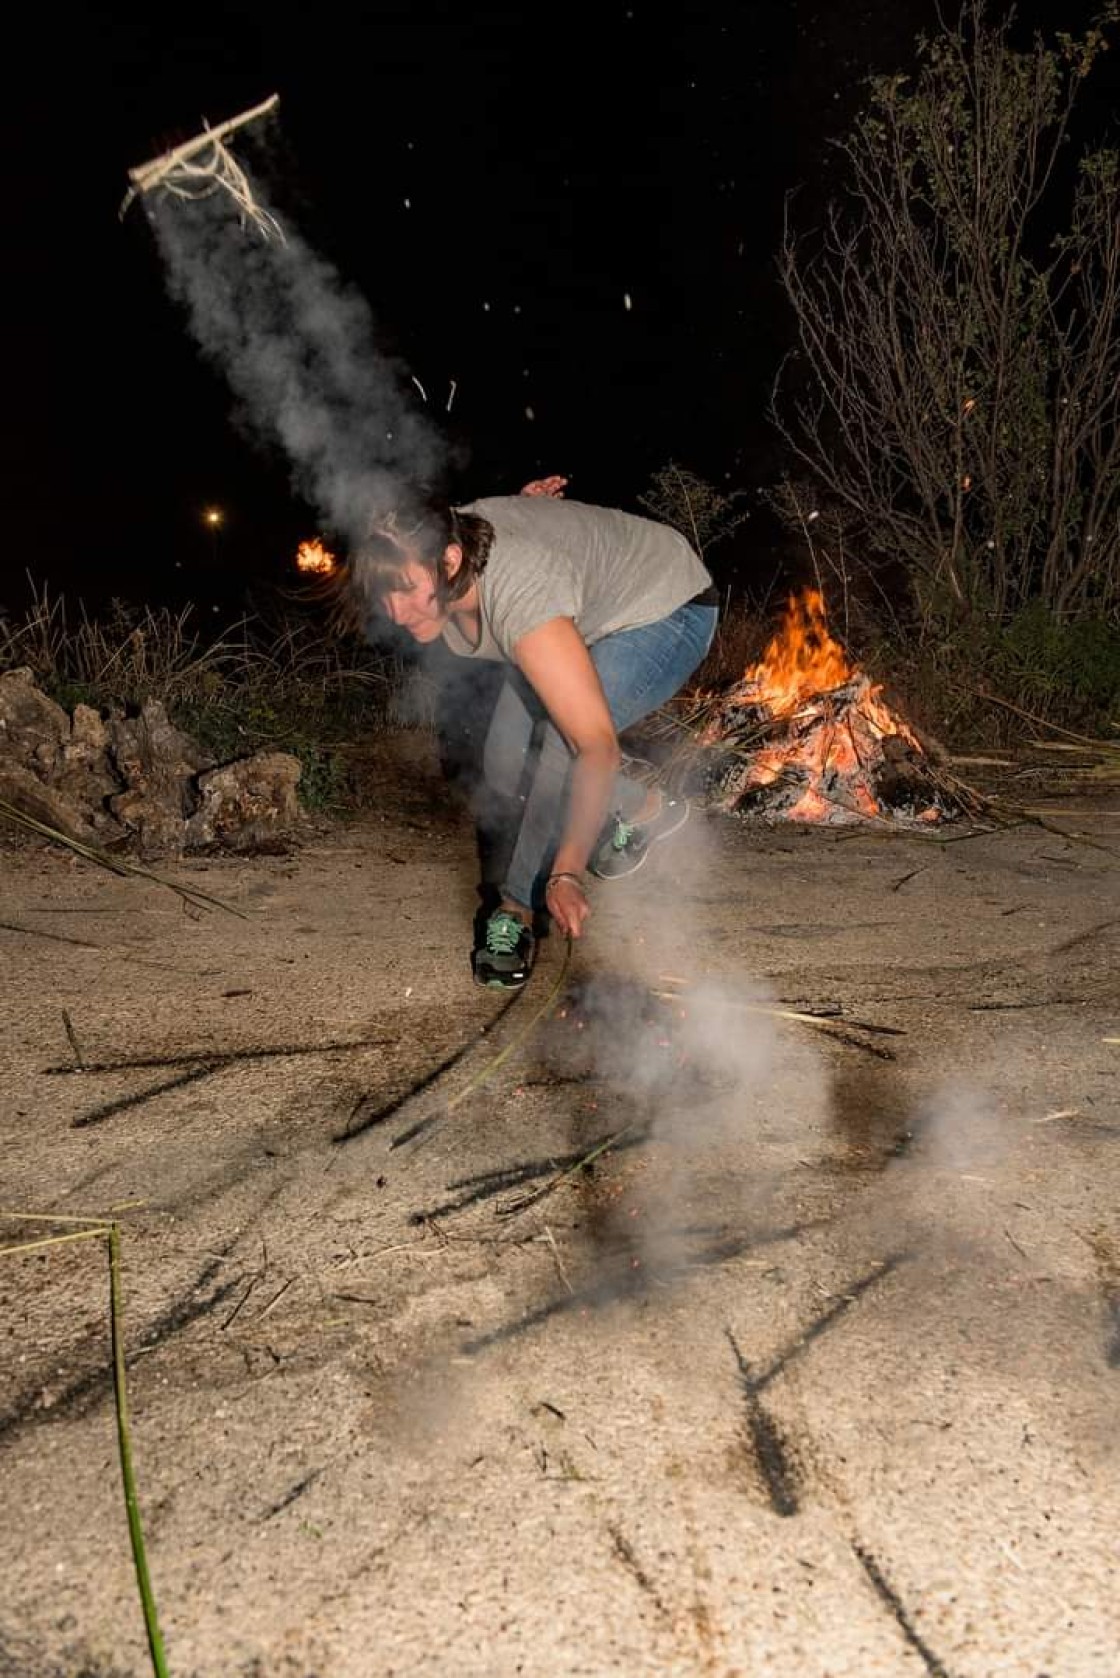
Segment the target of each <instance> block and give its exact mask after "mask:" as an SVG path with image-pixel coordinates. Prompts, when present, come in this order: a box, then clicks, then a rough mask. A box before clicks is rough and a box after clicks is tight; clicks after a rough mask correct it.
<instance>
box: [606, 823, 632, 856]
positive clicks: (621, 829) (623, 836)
mask: <svg viewBox="0 0 1120 1678" xmlns="http://www.w3.org/2000/svg"><path fill="white" fill-rule="evenodd" d="M633 837H634V823H633V822H624V821H623V819H622V817H621V816H616V817H615V818H614V833H613V835H612V837H611V845H612V846H613V847H614V849H615V850H616V851H624V850H625V849H626V847H627V845H628V844H629V843H630V841H631V839H632V838H633Z"/></svg>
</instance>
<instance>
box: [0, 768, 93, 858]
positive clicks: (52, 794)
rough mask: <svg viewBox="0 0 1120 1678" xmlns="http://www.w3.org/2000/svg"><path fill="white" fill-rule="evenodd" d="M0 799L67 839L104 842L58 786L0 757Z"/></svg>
mask: <svg viewBox="0 0 1120 1678" xmlns="http://www.w3.org/2000/svg"><path fill="white" fill-rule="evenodd" d="M0 799H3V801H4V802H5V803H6V804H11V805H14V807H15V808H16V809H17V810H19V811H20V812H21V813H22V814H23V815H25V816H30V817H31V819H32V820H33V821H37V822H43V823H44V825H45V826H47V827H53V828H57V830H58V831H59V833H64V834H65V835H66V837H67V838H68V839H77V840H79V841H80V842H81V843H82V844H83V845H99V844H102V843H103V837H102V835H100V834H99V833H98V832H97V831H96V830H95V829H94V827H93V826H92V824H91V823H90V821H89V820H88V819H87V816H86V813H85V812H84V811H83V810H82V809H81V807H80V806H79V805H76V804H75V803H73V801H72V800H71V799H69V798H68V797H67V796H66V794H65V793H63V792H60V791H59V790H58V788H57V787H52V786H47V785H45V784H44V782H42V781H41V780H40V779H39V777H38V776H37V775H35V774H33V773H32V771H31V770H30V769H26V768H24V766H23V765H22V764H19V763H14V762H12V761H11V760H10V759H9V760H8V761H7V762H4V761H3V760H2V759H0Z"/></svg>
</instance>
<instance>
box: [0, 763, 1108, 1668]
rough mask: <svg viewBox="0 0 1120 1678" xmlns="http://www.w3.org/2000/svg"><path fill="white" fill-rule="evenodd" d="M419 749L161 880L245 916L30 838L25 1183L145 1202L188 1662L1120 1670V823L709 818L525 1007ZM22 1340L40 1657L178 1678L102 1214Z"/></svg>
mask: <svg viewBox="0 0 1120 1678" xmlns="http://www.w3.org/2000/svg"><path fill="white" fill-rule="evenodd" d="M393 748H394V749H393V751H391V752H390V751H388V748H386V752H387V755H386V757H385V761H384V763H383V765H382V776H383V800H382V805H381V808H380V810H379V811H378V813H377V814H375V815H373V816H368V817H365V818H363V819H362V820H361V821H360V822H357V823H348V824H339V825H335V826H326V825H322V824H320V825H319V826H317V827H316V828H315V829H314V830H313V831H311V832H310V833H309V834H308V835H306V836H305V837H304V838H303V839H302V840H301V842H300V843H299V844H297V845H296V846H295V847H294V849H293V851H292V853H291V854H290V855H286V856H273V857H259V858H255V859H251V860H244V859H243V860H236V859H211V860H208V861H206V862H202V861H197V860H196V861H191V862H186V863H182V864H178V865H175V866H173V867H169V868H168V869H167V873H168V874H169V875H170V876H171V877H173V878H174V879H176V880H177V881H179V882H181V883H184V884H190V885H193V886H196V887H198V888H201V889H203V890H206V891H208V892H211V893H214V894H216V895H218V896H220V897H221V898H222V899H224V900H225V901H226V902H228V903H229V904H232V905H234V906H236V907H237V908H238V909H240V910H241V911H242V912H243V915H244V917H245V918H237V917H235V916H233V915H230V914H226V913H223V912H221V911H220V910H211V911H201V912H200V911H198V910H193V909H189V908H188V907H186V906H185V905H184V903H183V901H182V900H181V899H180V898H179V897H178V896H176V895H175V894H174V893H173V892H172V891H170V890H167V889H164V888H161V887H159V886H156V885H153V884H149V883H147V882H144V881H140V880H122V879H118V878H115V877H113V876H110V875H109V874H107V873H105V872H104V871H102V870H100V869H97V868H96V867H93V866H90V865H88V864H86V863H84V862H80V861H77V860H75V859H72V858H71V857H70V856H69V855H67V854H66V853H64V852H62V851H59V850H54V849H50V848H47V847H41V846H39V845H37V844H24V843H22V842H15V841H10V840H5V841H4V846H5V848H4V850H3V851H2V852H0V879H2V895H0V923H2V924H0V952H2V961H3V973H4V983H3V991H2V997H0V1015H2V1023H3V1038H2V1049H0V1057H2V1079H0V1089H2V1092H3V1094H2V1098H0V1101H2V1115H0V1140H2V1155H0V1157H2V1160H3V1165H2V1180H3V1188H2V1192H0V1200H2V1204H3V1208H4V1210H5V1211H6V1212H8V1213H11V1212H15V1211H22V1212H42V1213H48V1212H49V1213H54V1214H65V1215H66V1216H67V1217H73V1216H79V1215H98V1216H100V1215H104V1214H106V1213H107V1212H108V1211H109V1210H110V1209H113V1208H123V1209H122V1210H120V1211H119V1212H118V1214H117V1215H118V1217H119V1220H120V1225H121V1229H122V1239H123V1258H124V1275H123V1282H124V1321H125V1343H126V1346H127V1351H128V1385H129V1395H130V1401H131V1410H132V1433H133V1443H134V1452H135V1460H136V1472H137V1477H138V1484H139V1493H140V1506H141V1511H142V1515H143V1520H144V1526H145V1532H146V1537H147V1544H148V1552H149V1560H150V1566H151V1574H152V1581H153V1587H154V1592H155V1598H156V1601H157V1604H158V1609H159V1616H160V1621H161V1625H162V1629H163V1635H164V1639H165V1642H166V1648H167V1659H168V1667H169V1670H170V1672H171V1673H173V1674H174V1675H175V1678H188V1675H197V1678H248V1675H259V1678H265V1675H267V1678H288V1675H291V1678H382V1675H386V1678H387V1675H390V1674H397V1675H410V1678H411V1675H417V1678H419V1675H424V1674H436V1673H439V1674H446V1673H456V1674H493V1675H498V1678H505V1675H507V1674H508V1675H513V1674H526V1675H534V1678H569V1675H571V1678H575V1675H583V1674H587V1675H597V1674H606V1673H624V1674H629V1675H634V1674H645V1673H666V1674H671V1673H672V1674H675V1673H681V1674H691V1673H698V1674H720V1675H724V1674H726V1675H730V1674H742V1675H744V1678H746V1675H748V1674H750V1675H755V1674H759V1673H766V1674H772V1675H774V1678H817V1675H820V1678H825V1675H828V1678H842V1675H844V1678H847V1675H852V1678H856V1675H858V1678H880V1675H884V1678H885V1675H895V1674H898V1675H899V1678H905V1675H906V1674H910V1673H913V1674H919V1675H920V1674H921V1673H922V1672H923V1670H924V1671H925V1672H927V1673H932V1674H941V1675H947V1674H951V1675H953V1678H988V1675H991V1674H1000V1675H1004V1674H1006V1675H1008V1678H1043V1675H1046V1678H1090V1675H1091V1678H1115V1675H1116V1674H1117V1673H1118V1672H1120V1544H1118V1541H1117V1534H1118V1533H1120V1472H1118V1459H1120V1424H1118V1408H1120V1228H1118V1217H1117V1207H1118V1204H1120V1193H1118V1191H1120V1078H1118V1071H1120V1044H1118V1043H1117V1041H1116V1039H1117V1038H1120V981H1118V978H1117V937H1118V932H1120V872H1118V864H1120V823H1118V821H1117V819H1116V817H1115V816H1109V815H1108V814H1107V812H1105V811H1103V810H1098V811H1097V812H1096V813H1095V814H1094V813H1093V811H1092V809H1091V808H1086V810H1085V811H1083V812H1082V813H1080V814H1075V815H1073V816H1069V815H1067V816H1065V817H1063V818H1062V824H1064V825H1065V826H1066V827H1068V828H1070V829H1071V830H1076V832H1078V833H1079V834H1082V835H1085V836H1086V837H1087V838H1089V839H1091V840H1094V841H1097V842H1098V844H1100V845H1103V846H1105V847H1106V848H1105V849H1100V848H1095V846H1094V845H1092V844H1087V843H1084V842H1080V841H1075V840H1073V839H1069V838H1063V837H1061V836H1060V835H1058V834H1055V833H1053V832H1051V831H1048V830H1045V829H1042V828H1040V827H1037V826H1034V825H1030V824H1028V825H1024V826H1020V827H1017V828H1013V829H1009V830H1006V831H1002V832H997V833H987V834H977V833H976V832H975V831H974V830H973V829H971V828H969V827H967V826H960V827H957V826H954V827H953V828H951V829H949V830H943V831H942V832H941V833H940V834H938V835H936V836H920V835H914V834H906V833H888V832H884V831H873V830H860V831H858V832H854V833H853V832H852V831H851V830H840V831H835V830H833V831H829V830H824V829H817V830H795V829H791V828H788V827H787V828H772V829H757V828H751V827H748V826H747V825H745V824H744V823H742V822H740V821H738V820H737V819H735V818H731V817H726V816H716V815H713V814H710V813H701V814H699V815H697V816H696V817H695V819H694V820H693V822H692V823H690V824H689V826H688V828H687V829H686V830H685V831H684V832H683V833H682V834H681V835H680V837H679V839H678V840H676V841H674V842H673V843H672V845H666V847H665V848H664V850H663V852H662V853H661V854H659V855H655V857H654V858H652V859H651V861H650V863H649V865H648V867H646V868H645V869H644V870H642V871H641V872H640V873H639V874H637V875H635V876H634V877H633V878H632V879H630V880H628V881H623V882H615V883H612V884H610V885H605V884H604V885H599V886H597V887H596V891H595V899H594V901H595V906H596V914H595V918H594V921H593V924H592V929H591V932H590V936H589V937H588V938H587V939H586V940H584V942H583V945H582V947H579V948H578V949H577V951H576V953H575V955H574V956H573V958H572V959H571V962H570V965H568V966H567V967H565V951H564V948H563V946H562V945H561V943H560V941H559V940H558V939H555V938H553V939H549V940H547V941H546V942H545V944H544V945H543V947H542V952H541V957H540V961H539V964H538V968H537V971H536V973H535V974H534V978H533V982H532V984H531V985H530V987H529V988H528V990H527V991H525V992H524V993H522V994H521V996H520V997H518V998H517V999H516V1001H514V1002H513V1003H512V1004H511V1003H509V1002H508V1000H507V999H504V998H501V997H495V996H494V995H492V994H491V993H488V992H485V991H480V990H478V989H476V988H475V987H474V986H473V985H472V983H471V980H470V974H469V967H468V962H467V938H466V936H465V934H466V931H467V929H468V927H469V922H470V918H471V914H472V912H473V908H474V897H473V878H474V870H473V855H472V844H471V835H470V832H469V829H468V827H467V826H466V824H465V823H464V822H463V820H462V819H461V817H460V815H459V814H458V812H457V811H456V810H455V809H454V807H453V806H451V805H450V804H449V802H448V799H447V797H446V795H445V793H444V791H443V789H442V787H441V786H440V784H439V782H438V778H437V776H436V773H435V764H434V754H433V753H432V752H431V749H430V742H429V741H428V740H427V738H426V737H425V736H424V735H422V734H406V735H402V736H401V737H400V738H399V740H397V741H396V742H395V743H393ZM946 841H948V842H946ZM659 993H665V994H659ZM550 997H552V999H553V1000H552V1002H551V1003H549V998H550ZM546 1004H548V1006H546ZM779 1010H781V1011H782V1012H779ZM810 1010H814V1011H820V1010H832V1011H833V1012H832V1013H831V1015H830V1017H829V1019H828V1021H827V1022H826V1023H827V1025H828V1028H829V1029H828V1030H826V1029H823V1028H821V1027H819V1026H815V1025H812V1024H810V1023H807V1022H805V1021H802V1020H797V1019H794V1018H789V1017H786V1016H787V1015H789V1014H792V1013H796V1012H807V1011H810ZM534 1019H536V1022H537V1023H536V1024H535V1025H534V1023H533V1022H534ZM67 1021H69V1027H67ZM857 1022H863V1023H857ZM872 1026H874V1027H879V1028H890V1029H889V1030H887V1029H879V1030H871V1029H868V1028H869V1027H872ZM530 1027H531V1028H532V1029H531V1030H530V1029H529V1028H530ZM526 1033H528V1034H527V1035H526ZM1110 1039H1111V1041H1110ZM510 1045H513V1047H512V1051H511V1052H510V1053H509V1054H508V1055H507V1057H506V1058H505V1060H504V1061H503V1063H502V1064H501V1065H500V1066H499V1067H498V1068H497V1069H496V1070H490V1071H489V1074H488V1076H485V1077H479V1075H480V1074H482V1073H483V1072H484V1070H486V1069H487V1068H491V1067H492V1063H493V1061H494V1058H495V1056H496V1055H498V1054H499V1053H500V1052H501V1051H502V1050H504V1049H506V1048H507V1047H509V1046H510ZM221 1057H226V1058H225V1059H222V1058H221ZM231 1057H232V1058H231ZM127 1062H132V1063H134V1064H132V1065H127V1064H122V1063H127ZM138 1062H139V1063H140V1064H135V1063H138ZM144 1062H147V1063H148V1064H143V1063H144ZM610 1138H613V1139H614V1140H613V1143H612V1145H611V1146H609V1147H607V1148H605V1149H603V1150H602V1151H599V1152H596V1150H597V1149H599V1148H600V1146H601V1144H602V1143H604V1141H607V1140H608V1139H610ZM592 1154H594V1156H595V1157H594V1158H592V1159H588V1156H589V1155H592ZM67 1227H68V1226H66V1225H64V1224H61V1223H59V1224H48V1225H42V1226H37V1225H29V1224H26V1223H18V1222H16V1221H14V1220H11V1219H9V1220H6V1221H5V1223H4V1225H3V1229H2V1234H3V1236H4V1238H5V1239H6V1240H7V1241H8V1242H9V1243H11V1242H12V1241H15V1240H26V1239H29V1238H30V1237H31V1236H32V1235H33V1234H36V1233H38V1234H48V1233H62V1232H63V1231H64V1230H65V1229H66V1228H67ZM0 1331H2V1333H3V1337H4V1338H3V1344H4V1352H5V1355H4V1360H3V1368H2V1392H0V1482H2V1485H3V1492H4V1511H5V1518H4V1529H5V1545H4V1550H5V1559H4V1565H3V1569H2V1572H0V1672H2V1673H3V1674H6V1675H18V1678H48V1675H50V1678H54V1675H61V1674H66V1675H68V1678H69V1675H78V1674H82V1675H84V1678H95V1675H97V1678H110V1675H114V1678H123V1675H126V1674H127V1675H130V1678H131V1675H141V1674H143V1673H145V1672H147V1671H148V1670H150V1665H149V1658H148V1653H147V1648H146V1642H145V1634H144V1625H143V1619H142V1615H141V1610H140V1605H139V1599H138V1596H137V1590H136V1584H135V1578H134V1573H133V1566H132V1559H131V1553H130V1549H129V1539H128V1529H127V1525H126V1519H125V1512H124V1506H123V1501H122V1495H121V1482H120V1473H119V1467H118V1456H117V1444H116V1436H115V1421H114V1409H113V1395H112V1381H111V1364H110V1348H109V1309H108V1286H107V1267H106V1257H105V1252H104V1250H103V1243H102V1242H100V1241H99V1242H97V1243H91V1242H88V1241H85V1242H79V1243H72V1244H64V1245H57V1246H54V1247H51V1248H47V1249H45V1250H42V1251H40V1252H37V1253H33V1254H28V1255H24V1256H19V1257H7V1258H5V1259H4V1261H3V1264H2V1266H0Z"/></svg>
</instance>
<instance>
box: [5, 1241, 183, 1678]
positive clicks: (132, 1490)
mask: <svg viewBox="0 0 1120 1678" xmlns="http://www.w3.org/2000/svg"><path fill="white" fill-rule="evenodd" d="M0 1219H11V1220H13V1221H15V1220H19V1221H22V1222H29V1223H75V1224H82V1225H84V1226H86V1227H84V1228H82V1229H77V1230H71V1231H69V1232H68V1233H67V1234H66V1235H47V1236H42V1237H40V1238H39V1239H38V1240H35V1241H20V1242H17V1243H15V1244H14V1245H9V1246H3V1247H0V1258H4V1257H11V1256H12V1255H13V1254H15V1253H34V1252H40V1251H42V1250H43V1249H44V1248H47V1247H59V1246H62V1245H64V1244H67V1243H72V1242H75V1241H100V1240H104V1241H105V1242H106V1245H107V1250H108V1255H109V1332H110V1341H111V1346H112V1356H113V1394H114V1398H115V1400H116V1414H117V1453H118V1457H119V1460H120V1465H121V1481H122V1484H123V1487H124V1502H125V1512H126V1515H127V1517H128V1535H129V1540H130V1542H131V1545H132V1560H133V1565H134V1567H135V1570H136V1583H137V1587H138V1589H139V1592H140V1603H141V1607H142V1609H143V1613H144V1629H145V1631H146V1632H147V1637H148V1651H149V1654H150V1655H151V1661H152V1671H153V1672H154V1673H155V1678H168V1666H167V1656H166V1654H165V1652H164V1647H163V1636H162V1633H161V1631H160V1627H159V1618H158V1615H157V1613H156V1602H155V1594H154V1592H153V1590H152V1581H151V1575H150V1573H149V1571H148V1557H147V1551H146V1550H145V1547H144V1530H143V1526H142V1524H141V1520H140V1501H139V1498H138V1496H137V1491H136V1475H135V1472H134V1469H133V1464H132V1437H131V1430H130V1428H129V1421H128V1384H127V1380H126V1376H125V1357H124V1310H123V1306H122V1303H121V1235H120V1226H119V1224H117V1223H116V1222H114V1221H113V1220H112V1219H110V1218H78V1217H65V1216H61V1215H59V1214H56V1213H53V1212H6V1211H0Z"/></svg>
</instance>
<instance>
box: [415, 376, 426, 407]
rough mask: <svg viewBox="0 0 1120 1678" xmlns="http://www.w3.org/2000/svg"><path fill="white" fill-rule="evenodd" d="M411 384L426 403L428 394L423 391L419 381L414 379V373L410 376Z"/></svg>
mask: <svg viewBox="0 0 1120 1678" xmlns="http://www.w3.org/2000/svg"><path fill="white" fill-rule="evenodd" d="M412 382H413V384H414V385H415V386H416V388H417V390H418V391H419V392H420V394H421V396H422V397H423V398H424V401H425V402H426V401H427V400H428V393H427V391H426V390H425V389H424V386H423V385H422V384H421V383H420V380H419V379H418V378H417V377H416V374H415V373H413V375H412Z"/></svg>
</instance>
